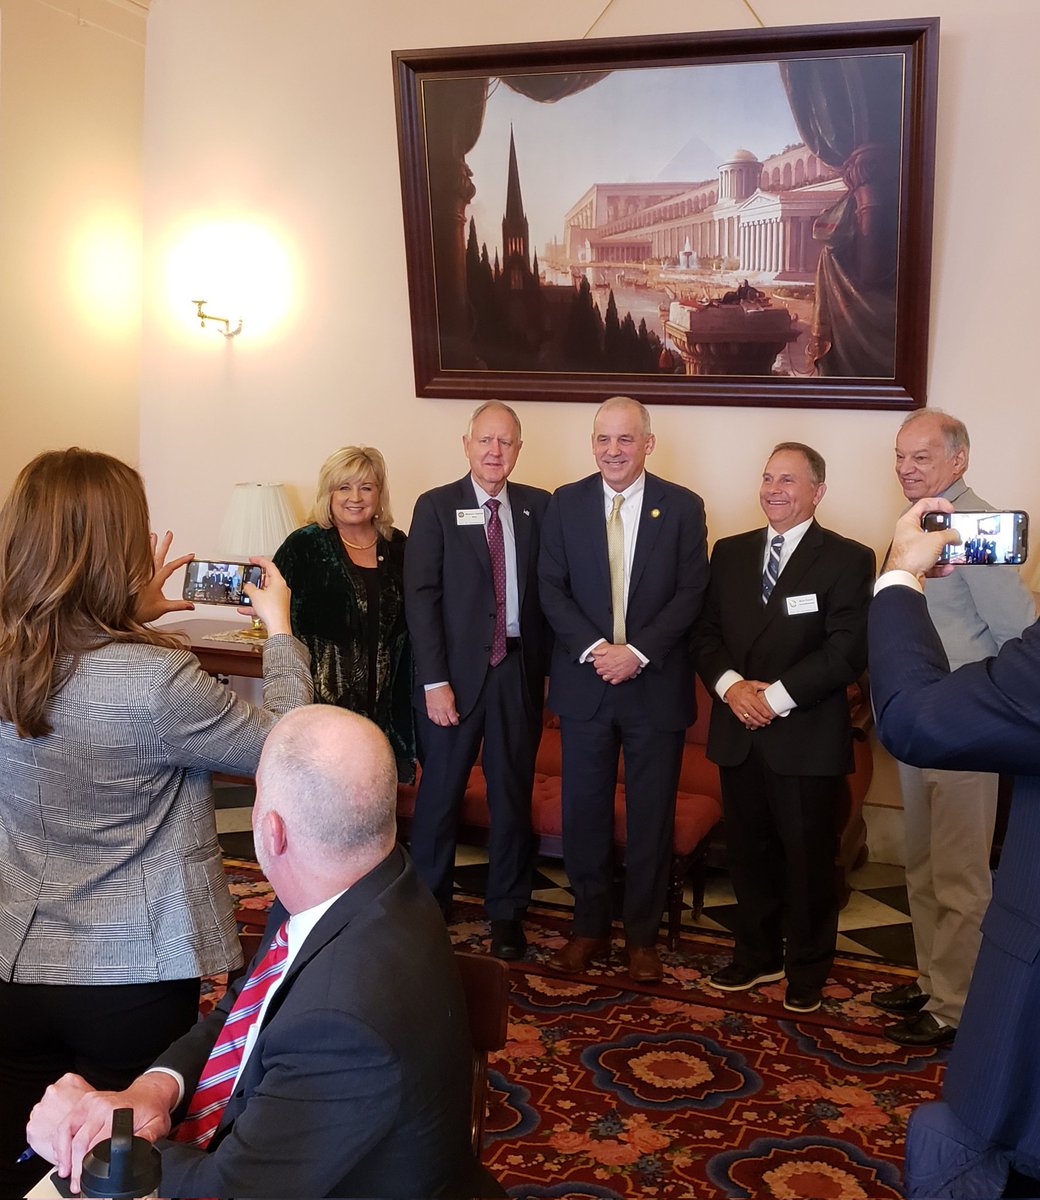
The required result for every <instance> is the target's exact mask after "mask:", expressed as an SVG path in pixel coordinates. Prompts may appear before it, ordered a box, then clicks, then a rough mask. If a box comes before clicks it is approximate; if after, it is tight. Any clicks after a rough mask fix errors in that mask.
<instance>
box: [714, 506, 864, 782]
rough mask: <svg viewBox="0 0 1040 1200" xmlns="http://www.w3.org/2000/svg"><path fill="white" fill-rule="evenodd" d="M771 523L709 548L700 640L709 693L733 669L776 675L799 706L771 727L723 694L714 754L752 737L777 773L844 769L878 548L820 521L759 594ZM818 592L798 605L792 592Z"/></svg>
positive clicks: (723, 757)
mask: <svg viewBox="0 0 1040 1200" xmlns="http://www.w3.org/2000/svg"><path fill="white" fill-rule="evenodd" d="M765 542H766V530H765V529H755V530H752V531H750V532H749V533H742V534H738V535H737V536H736V537H730V538H723V539H722V540H721V541H719V542H718V544H717V545H716V546H715V550H714V552H713V554H712V557H711V585H710V586H709V588H708V598H707V600H706V602H705V605H704V612H703V614H702V616H701V620H700V622H699V623H698V628H697V632H696V634H695V637H694V644H695V647H696V653H697V662H698V670H699V671H700V674H701V678H702V679H703V680H704V683H705V685H706V687H707V688H708V690H709V691H710V692H711V694H712V696H713V697H715V695H716V694H715V684H716V682H717V681H718V680H719V678H720V677H721V676H722V675H723V674H724V673H725V672H726V671H728V670H733V671H738V672H739V673H740V674H741V675H743V676H744V678H745V679H762V680H765V681H766V682H768V683H772V682H773V681H774V680H777V679H779V680H780V681H781V682H782V683H783V685H784V687H785V688H787V690H788V692H789V693H790V695H791V698H792V699H793V700H794V701H795V702H796V704H797V706H798V707H797V708H795V709H794V710H793V711H792V712H791V713H790V714H789V715H788V716H786V717H783V718H780V719H778V720H776V721H774V722H773V723H772V724H771V725H768V726H766V728H764V729H758V730H755V731H751V730H749V729H747V728H746V727H745V726H744V725H742V724H741V722H740V721H738V720H737V718H736V717H735V716H734V715H733V713H732V712H731V711H730V709H729V706H728V705H727V704H724V703H723V702H722V701H720V700H718V699H717V697H716V702H715V703H714V704H713V705H712V712H711V725H710V728H709V731H708V757H709V758H710V759H711V760H712V762H715V763H718V764H719V766H723V767H728V766H737V765H738V764H740V763H742V762H743V761H744V759H745V758H747V756H748V754H749V753H750V750H751V740H752V738H755V739H757V740H758V741H759V743H760V744H761V746H762V747H763V750H764V753H765V756H766V762H767V763H768V765H769V767H770V768H771V769H772V770H773V771H775V772H776V773H777V774H780V775H844V774H847V773H848V772H849V771H851V770H852V767H853V763H852V735H851V731H850V728H849V710H848V703H847V701H846V696H845V689H846V687H847V686H848V684H850V683H852V682H853V681H854V680H856V679H858V678H859V676H860V675H861V674H862V672H863V670H864V668H865V667H866V661H867V660H866V651H867V645H866V638H867V608H868V605H869V603H870V585H871V581H872V579H873V576H874V554H873V551H871V550H869V549H868V548H867V547H866V546H862V545H860V543H859V542H853V541H850V540H849V539H848V538H843V537H840V536H839V535H838V534H836V533H831V532H830V531H829V530H827V529H823V528H822V527H821V526H820V525H818V524H817V523H816V522H815V521H814V522H813V523H812V525H810V526H809V528H808V529H807V530H806V531H805V535H804V537H803V538H802V540H801V542H800V543H799V544H798V547H797V549H796V550H795V552H794V553H793V554H792V555H791V558H790V559H789V561H788V562H787V564H786V565H785V567H784V569H783V571H782V572H781V574H780V579H779V580H778V582H777V584H776V587H775V588H774V589H773V593H772V595H771V596H770V597H769V603H768V604H766V605H763V604H762V563H763V558H764V555H765ZM795 596H814V597H815V604H816V611H815V612H806V611H803V612H798V613H791V612H789V611H788V606H787V601H788V598H789V597H795Z"/></svg>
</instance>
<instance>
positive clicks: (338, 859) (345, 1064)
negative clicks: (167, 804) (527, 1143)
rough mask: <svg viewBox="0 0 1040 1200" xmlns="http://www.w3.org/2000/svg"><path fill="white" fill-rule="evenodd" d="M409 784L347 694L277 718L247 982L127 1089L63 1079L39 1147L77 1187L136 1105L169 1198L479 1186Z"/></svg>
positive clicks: (460, 1007) (463, 1029) (37, 1134)
mask: <svg viewBox="0 0 1040 1200" xmlns="http://www.w3.org/2000/svg"><path fill="white" fill-rule="evenodd" d="M396 796H397V767H396V765H395V762H394V756H393V753H392V751H391V750H390V746H389V744H388V743H387V740H386V738H385V737H384V736H383V734H382V733H381V732H380V731H379V730H378V729H377V727H376V726H375V725H373V724H371V722H369V721H367V720H365V719H364V718H363V717H359V716H357V715H355V714H353V713H350V712H347V711H346V710H344V709H340V708H334V707H331V706H321V707H319V706H311V707H308V708H300V709H297V710H296V711H295V712H293V713H292V714H290V715H289V716H288V717H286V718H284V719H283V720H282V721H280V722H279V724H278V725H277V727H276V728H275V729H274V731H273V732H272V733H271V735H270V737H269V738H268V740H267V743H266V744H265V746H264V750H263V755H262V757H261V759H260V767H259V770H258V772H257V797H256V804H255V807H254V810H253V833H254V838H255V841H256V849H257V857H258V859H259V861H260V865H261V867H262V868H263V870H264V872H265V874H266V875H267V877H268V879H269V880H270V881H271V883H272V884H273V885H274V888H275V891H276V893H277V897H278V899H277V901H276V903H275V905H274V908H273V909H272V912H271V918H270V921H269V922H268V928H267V932H266V934H265V937H264V941H263V944H262V945H261V948H260V951H258V953H257V957H256V958H255V959H254V961H253V964H251V969H250V973H249V976H248V979H247V978H246V977H243V978H242V979H240V980H239V981H238V982H237V983H236V984H234V985H233V986H232V987H231V988H230V989H229V990H228V993H227V995H226V996H225V997H224V999H223V1000H222V1001H221V1002H220V1004H219V1005H218V1006H217V1007H216V1009H215V1010H214V1011H213V1012H212V1013H210V1015H209V1016H208V1017H206V1018H205V1020H203V1021H201V1022H199V1024H197V1025H196V1026H195V1027H194V1028H193V1029H192V1030H191V1031H190V1032H189V1033H188V1034H186V1035H185V1036H184V1037H183V1038H181V1039H180V1040H179V1041H177V1042H175V1043H174V1044H173V1045H172V1046H171V1047H170V1048H169V1050H168V1051H167V1052H166V1053H165V1054H164V1055H162V1056H161V1057H160V1059H159V1060H158V1061H157V1062H156V1063H155V1065H154V1066H153V1067H152V1068H151V1069H150V1070H149V1071H147V1072H146V1073H145V1074H144V1075H141V1076H140V1077H139V1078H138V1079H136V1080H135V1081H134V1082H133V1083H132V1084H131V1085H130V1087H129V1088H127V1089H126V1090H125V1091H124V1092H94V1091H91V1089H90V1087H89V1085H88V1084H87V1083H86V1081H85V1080H84V1079H82V1078H81V1077H80V1076H77V1075H65V1076H63V1077H62V1078H61V1079H60V1080H58V1082H57V1083H55V1084H52V1085H51V1086H50V1087H49V1088H48V1089H47V1092H46V1093H45V1095H44V1097H43V1099H42V1100H41V1102H40V1103H39V1104H38V1105H37V1106H36V1108H35V1109H34V1110H33V1115H32V1118H31V1120H30V1123H29V1140H30V1144H31V1145H32V1147H33V1148H34V1149H35V1150H36V1151H37V1153H38V1154H40V1155H42V1156H43V1157H45V1158H47V1159H49V1160H50V1161H52V1162H56V1163H57V1165H58V1168H59V1173H60V1174H61V1175H68V1174H70V1173H71V1176H72V1179H71V1183H72V1186H73V1188H78V1184H79V1176H80V1168H81V1164H82V1160H83V1155H84V1154H85V1153H86V1151H87V1150H88V1149H89V1148H90V1147H91V1146H92V1145H93V1144H94V1143H95V1142H97V1141H99V1140H101V1139H102V1138H104V1137H106V1136H107V1135H108V1132H109V1129H110V1127H111V1118H112V1112H113V1110H114V1109H116V1108H126V1107H129V1108H133V1110H134V1116H135V1126H136V1130H137V1133H138V1134H139V1135H140V1136H142V1137H146V1138H149V1139H151V1140H154V1141H155V1142H156V1144H157V1146H158V1148H159V1151H160V1154H161V1157H162V1184H161V1191H162V1195H164V1196H283V1197H285V1196H288V1197H292V1196H301V1197H303V1196H306V1197H314V1196H386V1197H390V1196H445V1195H449V1196H458V1195H464V1194H465V1195H471V1194H472V1191H467V1190H466V1189H467V1187H468V1186H469V1183H468V1182H467V1181H468V1180H469V1179H470V1174H471V1172H472V1171H473V1169H474V1164H473V1159H472V1154H471V1151H470V1142H469V1118H470V1070H471V1049H470V1043H469V1035H468V1028H467V1023H466V1012H465V1001H464V998H463V994H462V987H461V983H460V981H459V976H458V972H457V970H456V967H455V963H454V959H453V956H452V950H451V946H450V943H449V941H448V936H447V933H446V931H445V928H444V922H443V921H442V920H441V915H440V911H439V910H438V908H437V905H436V903H435V902H434V900H433V898H432V897H431V896H430V894H429V892H428V891H427V890H426V889H425V888H424V887H423V885H422V884H421V883H420V882H419V880H418V878H417V877H416V875H415V872H414V870H413V868H412V865H411V863H410V862H409V860H408V858H407V856H406V855H405V854H404V852H403V851H402V850H401V849H400V848H398V847H397V846H395V829H396V827H395V816H394V813H395V803H396ZM286 942H287V949H286V946H285V943H286ZM261 977H269V978H270V980H271V985H270V987H269V990H267V991H266V992H265V991H264V987H265V984H264V983H262V982H260V979H261ZM240 994H241V995H242V996H243V1001H244V1004H242V1005H239V1006H238V1007H237V1008H236V1007H235V1001H236V998H237V997H238V996H239V995H240ZM225 1025H227V1026H228V1029H229V1030H232V1029H233V1030H234V1033H235V1037H236V1038H237V1039H238V1040H239V1046H238V1047H237V1048H236V1046H235V1045H234V1043H233V1042H232V1043H231V1044H225V1043H226V1042H227V1041H229V1039H226V1038H221V1037H220V1035H221V1033H222V1031H224V1027H225ZM218 1039H219V1040H218ZM243 1040H244V1046H242V1045H241V1041H243ZM232 1055H237V1059H235V1060H234V1061H232V1059H231V1058H230V1057H229V1056H232ZM218 1059H219V1065H220V1067H221V1068H222V1070H218V1071H214V1070H213V1069H212V1064H215V1063H217V1061H218ZM236 1062H237V1070H238V1073H237V1075H236V1074H234V1071H235V1064H236ZM207 1064H210V1066H209V1067H208V1065H207ZM221 1089H223V1094H221ZM196 1092H198V1094H199V1095H198V1097H197V1098H196V1099H197V1100H198V1101H199V1102H197V1103H196V1102H193V1103H189V1101H192V1098H193V1096H194V1094H195V1093H196ZM203 1100H204V1101H205V1103H202V1102H201V1101H203ZM208 1110H215V1111H208ZM185 1117H186V1119H185ZM178 1121H182V1124H181V1126H180V1128H179V1129H175V1130H174V1131H173V1135H172V1137H170V1136H168V1135H170V1130H171V1126H172V1125H174V1124H176V1123H177V1122H178Z"/></svg>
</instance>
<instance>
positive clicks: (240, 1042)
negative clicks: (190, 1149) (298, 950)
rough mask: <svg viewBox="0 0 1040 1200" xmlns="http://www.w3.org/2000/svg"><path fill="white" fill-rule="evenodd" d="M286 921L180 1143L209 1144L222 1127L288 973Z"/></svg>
mask: <svg viewBox="0 0 1040 1200" xmlns="http://www.w3.org/2000/svg"><path fill="white" fill-rule="evenodd" d="M287 924H288V922H287V921H283V922H282V925H281V928H280V929H279V930H278V932H277V933H276V934H275V936H274V940H273V941H272V942H271V944H270V946H268V948H267V953H266V954H265V955H264V957H263V958H262V959H261V960H260V961H259V963H257V965H256V970H255V971H254V972H253V973H252V975H250V976H249V978H248V979H247V980H246V985H245V987H244V988H243V989H242V990H241V991H240V992H239V993H238V999H237V1000H236V1001H235V1003H234V1005H233V1006H232V1009H231V1012H229V1013H228V1017H227V1020H226V1021H225V1022H224V1028H223V1029H222V1030H221V1031H220V1036H219V1037H218V1038H217V1040H216V1042H215V1043H214V1046H213V1049H212V1050H211V1051H210V1052H209V1058H208V1059H207V1060H206V1066H205V1067H204V1068H203V1071H202V1077H201V1078H200V1079H199V1084H198V1087H197V1088H196V1089H195V1094H194V1095H193V1096H192V1098H191V1104H189V1105H188V1113H187V1116H185V1118H184V1120H183V1121H182V1122H181V1123H180V1125H178V1126H177V1131H176V1133H175V1134H174V1137H175V1138H176V1139H177V1141H179V1142H190V1143H191V1144H192V1145H193V1146H203V1147H204V1146H206V1145H208V1144H209V1140H210V1138H211V1137H212V1136H213V1131H214V1130H215V1129H216V1128H217V1126H218V1125H219V1124H220V1117H221V1114H222V1113H223V1112H224V1108H225V1106H226V1105H227V1102H228V1100H229V1099H230V1098H231V1090H232V1088H233V1087H234V1086H235V1080H236V1079H237V1078H238V1069H239V1067H240V1066H241V1064H242V1052H243V1050H244V1049H245V1045H246V1041H247V1039H248V1037H249V1031H250V1029H252V1027H253V1024H254V1022H255V1021H256V1018H257V1014H258V1013H259V1012H260V1009H261V1007H262V1006H263V1003H264V1000H265V999H266V998H267V993H268V992H270V991H272V990H273V989H274V987H275V986H276V985H277V984H278V982H279V981H280V980H281V978H282V974H283V972H284V971H285V959H286V956H287V955H288V953H289V943H288V941H287V939H286V932H285V931H286V926H287Z"/></svg>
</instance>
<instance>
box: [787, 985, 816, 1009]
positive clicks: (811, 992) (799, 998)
mask: <svg viewBox="0 0 1040 1200" xmlns="http://www.w3.org/2000/svg"><path fill="white" fill-rule="evenodd" d="M822 1003H823V996H822V995H821V994H820V989H819V988H814V987H792V986H791V984H788V985H787V992H786V994H785V995H784V1008H786V1009H787V1011H788V1012H794V1013H811V1012H815V1011H816V1010H817V1009H818V1008H819V1007H820V1005H821V1004H822Z"/></svg>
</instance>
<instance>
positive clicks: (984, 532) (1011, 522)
mask: <svg viewBox="0 0 1040 1200" xmlns="http://www.w3.org/2000/svg"><path fill="white" fill-rule="evenodd" d="M921 528H922V529H923V530H925V531H926V532H929V533H930V532H932V531H933V530H936V529H954V530H956V531H957V533H959V534H960V535H961V540H960V544H959V545H952V546H944V547H943V552H942V554H941V555H940V556H939V562H940V563H949V564H950V565H951V566H959V567H976V566H978V567H990V566H1019V565H1020V564H1022V563H1024V562H1025V561H1026V554H1027V553H1028V549H1029V514H1028V513H1025V512H1022V511H1021V510H1009V511H1005V512H953V513H946V512H927V513H925V514H924V516H923V517H922V518H921Z"/></svg>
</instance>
